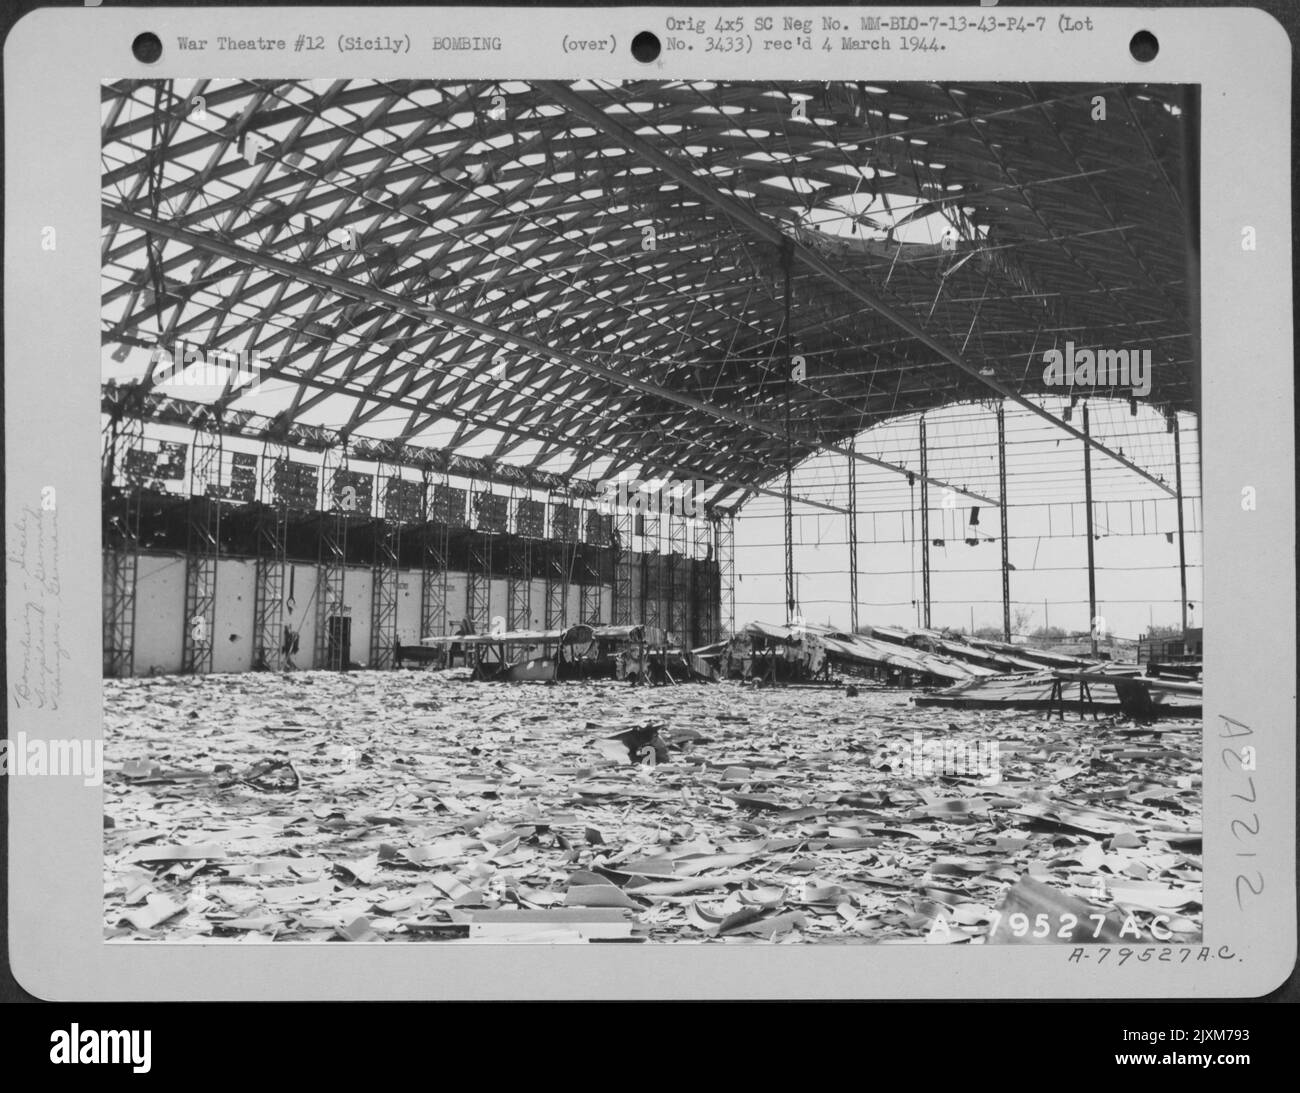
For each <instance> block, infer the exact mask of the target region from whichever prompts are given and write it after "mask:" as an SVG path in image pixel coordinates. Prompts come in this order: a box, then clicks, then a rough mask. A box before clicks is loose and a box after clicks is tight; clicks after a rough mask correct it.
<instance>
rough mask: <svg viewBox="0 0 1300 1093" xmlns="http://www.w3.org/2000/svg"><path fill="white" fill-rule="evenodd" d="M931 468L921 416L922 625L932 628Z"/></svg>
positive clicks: (923, 417) (923, 422) (923, 421)
mask: <svg viewBox="0 0 1300 1093" xmlns="http://www.w3.org/2000/svg"><path fill="white" fill-rule="evenodd" d="M929 474H930V467H929V461H928V456H927V453H926V444H925V415H924V414H922V415H921V619H922V622H921V625H922V626H924V627H925V628H926V629H927V630H928V629H929V628H930V479H929Z"/></svg>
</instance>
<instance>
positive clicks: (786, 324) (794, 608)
mask: <svg viewBox="0 0 1300 1093" xmlns="http://www.w3.org/2000/svg"><path fill="white" fill-rule="evenodd" d="M793 247H794V243H793V240H791V239H790V238H789V237H788V236H782V237H781V276H782V285H783V289H782V293H781V307H782V312H783V314H782V320H781V338H782V349H783V350H784V352H783V354H782V355H783V356H784V357H785V383H784V385H783V386H784V391H785V399H784V407H783V409H784V414H785V421H784V423H783V424H784V428H785V484H784V488H783V490H782V494H781V515H782V525H781V526H782V529H783V532H784V535H783V538H784V545H785V624H786V625H787V626H792V625H794V623H795V621H796V617H797V616H798V615H799V614H800V611H799V596H798V593H797V591H796V589H795V579H794V511H793V507H792V504H791V500H790V498H791V493H792V487H793V477H794V448H793V443H792V438H791V433H790V393H791V392H790V389H791V387H792V386H793V385H794V379H793V375H792V373H793V368H794V366H793V364H792V357H793V352H792V350H791V345H792V341H791V336H790V304H791V302H792V301H791V292H792V290H791V285H790V274H791V266H792V265H793V263H794V250H793Z"/></svg>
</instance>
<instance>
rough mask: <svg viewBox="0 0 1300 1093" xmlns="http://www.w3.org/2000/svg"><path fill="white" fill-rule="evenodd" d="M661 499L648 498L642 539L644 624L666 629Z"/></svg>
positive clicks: (642, 609) (642, 607) (642, 620)
mask: <svg viewBox="0 0 1300 1093" xmlns="http://www.w3.org/2000/svg"><path fill="white" fill-rule="evenodd" d="M659 504H660V499H659V497H647V498H646V506H645V514H644V516H643V520H644V523H643V524H642V528H643V529H644V532H645V533H644V534H643V535H642V536H641V547H642V552H641V622H642V623H643V624H644V625H646V626H653V627H663V626H664V625H665V624H666V623H667V621H668V620H667V619H665V618H664V614H663V595H664V588H663V563H664V558H663V528H662V526H661V521H660V518H659Z"/></svg>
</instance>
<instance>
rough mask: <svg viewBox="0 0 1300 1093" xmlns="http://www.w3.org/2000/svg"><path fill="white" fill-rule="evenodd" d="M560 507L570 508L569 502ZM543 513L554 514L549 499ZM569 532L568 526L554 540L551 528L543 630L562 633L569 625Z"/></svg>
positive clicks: (571, 559) (571, 563)
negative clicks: (562, 533)
mask: <svg viewBox="0 0 1300 1093" xmlns="http://www.w3.org/2000/svg"><path fill="white" fill-rule="evenodd" d="M563 503H564V504H565V505H567V506H570V507H572V505H573V498H571V497H569V496H567V495H566V496H565V498H564V502H563ZM546 511H547V512H554V511H555V510H554V507H553V501H552V499H551V498H550V497H548V498H547V500H546ZM573 532H574V528H573V527H572V526H570V527H569V528H567V529H566V530H565V534H564V535H562V536H557V535H556V534H555V526H554V524H553V523H552V525H551V539H550V541H549V542H548V543H547V552H546V557H547V562H546V611H545V618H544V619H543V622H542V625H543V626H544V627H545V628H546V629H547V630H555V629H563V628H565V627H567V626H568V624H569V574H570V571H571V570H572V569H573V566H574V564H575V559H576V556H577V551H576V548H575V546H574V542H573ZM584 587H585V584H584Z"/></svg>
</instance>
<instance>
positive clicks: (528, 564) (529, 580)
mask: <svg viewBox="0 0 1300 1093" xmlns="http://www.w3.org/2000/svg"><path fill="white" fill-rule="evenodd" d="M507 542H508V544H509V545H508V547H507V558H506V629H507V630H528V629H531V628H532V613H533V544H532V540H531V539H527V538H525V537H524V536H522V535H520V534H519V525H518V523H517V522H516V524H515V534H514V535H512V536H510V538H509V539H508V540H507ZM527 651H528V650H527V649H526V648H525V647H523V646H515V647H512V648H510V649H508V650H507V652H508V654H510V656H511V659H514V660H517V659H520V658H522V657H523V656H524V654H525V653H527Z"/></svg>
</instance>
